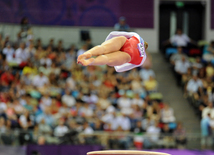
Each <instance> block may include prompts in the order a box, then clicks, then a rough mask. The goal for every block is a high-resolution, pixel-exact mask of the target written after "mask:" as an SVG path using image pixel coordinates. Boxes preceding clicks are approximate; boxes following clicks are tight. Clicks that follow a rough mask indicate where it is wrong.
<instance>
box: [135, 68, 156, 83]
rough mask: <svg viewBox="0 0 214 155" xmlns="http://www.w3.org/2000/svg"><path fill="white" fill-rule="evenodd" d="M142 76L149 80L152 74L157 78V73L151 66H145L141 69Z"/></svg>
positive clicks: (143, 78)
mask: <svg viewBox="0 0 214 155" xmlns="http://www.w3.org/2000/svg"><path fill="white" fill-rule="evenodd" d="M139 74H140V77H141V79H142V80H149V77H150V76H152V77H154V78H155V73H154V71H153V70H152V69H151V68H149V67H148V66H146V67H145V68H143V69H141V70H140V73H139Z"/></svg>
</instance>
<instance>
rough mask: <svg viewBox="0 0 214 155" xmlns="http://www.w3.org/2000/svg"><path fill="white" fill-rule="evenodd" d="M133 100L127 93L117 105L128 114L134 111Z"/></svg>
mask: <svg viewBox="0 0 214 155" xmlns="http://www.w3.org/2000/svg"><path fill="white" fill-rule="evenodd" d="M131 103H132V102H131V100H130V99H129V98H128V97H127V95H126V93H124V95H123V96H122V97H120V98H119V99H118V100H117V106H118V108H120V109H121V111H124V112H125V113H126V114H130V113H131V112H132V109H130V107H131Z"/></svg>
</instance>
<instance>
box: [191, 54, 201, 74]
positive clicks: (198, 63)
mask: <svg viewBox="0 0 214 155" xmlns="http://www.w3.org/2000/svg"><path fill="white" fill-rule="evenodd" d="M191 67H192V74H195V75H197V74H199V72H200V69H202V68H203V67H204V66H203V64H202V62H201V58H200V57H196V58H195V62H193V63H192V66H191Z"/></svg>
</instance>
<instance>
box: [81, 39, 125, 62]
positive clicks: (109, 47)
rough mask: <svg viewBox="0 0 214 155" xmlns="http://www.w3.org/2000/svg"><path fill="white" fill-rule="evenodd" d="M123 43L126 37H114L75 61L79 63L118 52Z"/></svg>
mask: <svg viewBox="0 0 214 155" xmlns="http://www.w3.org/2000/svg"><path fill="white" fill-rule="evenodd" d="M125 42H126V37H124V36H119V37H114V38H112V39H110V40H107V41H105V42H104V43H102V44H101V45H99V46H95V47H93V48H92V49H90V50H88V51H87V52H85V53H83V54H82V55H80V56H79V57H78V60H77V61H78V62H81V61H80V60H82V59H89V58H91V57H92V56H99V55H102V54H108V53H112V52H115V51H119V50H120V49H121V47H122V46H123V45H124V43H125ZM90 61H91V60H90Z"/></svg>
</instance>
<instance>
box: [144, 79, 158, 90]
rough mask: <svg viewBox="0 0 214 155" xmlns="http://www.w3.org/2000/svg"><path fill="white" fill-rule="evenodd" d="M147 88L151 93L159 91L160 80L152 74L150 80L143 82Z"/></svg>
mask: <svg viewBox="0 0 214 155" xmlns="http://www.w3.org/2000/svg"><path fill="white" fill-rule="evenodd" d="M143 85H144V88H145V90H146V91H147V92H148V93H149V94H150V93H153V92H156V91H157V88H158V82H157V80H155V78H154V77H153V76H150V77H149V79H148V80H145V81H144V82H143Z"/></svg>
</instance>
